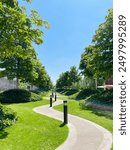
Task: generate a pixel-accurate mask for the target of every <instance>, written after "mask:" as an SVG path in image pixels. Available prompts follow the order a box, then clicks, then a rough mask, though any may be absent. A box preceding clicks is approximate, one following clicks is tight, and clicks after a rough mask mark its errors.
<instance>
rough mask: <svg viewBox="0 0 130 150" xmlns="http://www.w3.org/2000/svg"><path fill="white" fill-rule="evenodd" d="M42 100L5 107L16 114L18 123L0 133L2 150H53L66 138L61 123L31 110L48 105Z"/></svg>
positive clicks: (66, 133) (65, 131)
mask: <svg viewBox="0 0 130 150" xmlns="http://www.w3.org/2000/svg"><path fill="white" fill-rule="evenodd" d="M48 102H49V101H47V100H42V101H37V102H30V103H20V104H11V105H7V106H8V107H9V108H11V109H13V110H14V111H15V112H17V116H18V121H17V122H16V124H14V125H13V126H11V127H8V128H6V129H5V130H3V131H1V132H0V147H1V148H2V150H55V149H56V148H57V147H58V146H59V145H60V144H62V143H63V142H64V141H65V139H66V138H67V136H68V128H67V126H63V127H60V126H61V124H62V122H60V121H57V120H55V119H52V118H49V117H46V116H43V115H41V114H37V113H35V112H33V110H32V109H33V108H34V107H37V106H41V105H45V104H48Z"/></svg>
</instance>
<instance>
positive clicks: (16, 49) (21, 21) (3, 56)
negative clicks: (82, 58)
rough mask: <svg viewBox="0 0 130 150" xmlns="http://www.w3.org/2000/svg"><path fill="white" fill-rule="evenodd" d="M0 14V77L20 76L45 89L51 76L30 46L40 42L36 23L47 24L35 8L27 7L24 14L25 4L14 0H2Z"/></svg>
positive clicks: (40, 33)
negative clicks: (28, 8)
mask: <svg viewBox="0 0 130 150" xmlns="http://www.w3.org/2000/svg"><path fill="white" fill-rule="evenodd" d="M26 1H27V2H31V0H26ZM0 14H1V15H0V29H1V30H0V45H1V47H0V68H2V69H3V70H2V71H0V77H3V76H7V78H8V79H14V78H16V79H17V83H19V79H20V80H21V81H23V82H29V83H31V84H33V83H34V84H35V85H37V86H39V87H41V86H42V87H46V88H47V89H49V88H50V87H51V86H52V83H51V80H50V78H49V76H48V75H47V73H46V71H45V68H44V67H43V66H42V65H41V63H40V61H39V60H38V58H37V54H36V52H35V49H34V48H33V46H32V45H33V43H36V44H38V45H39V44H42V43H43V31H42V30H40V27H42V26H45V27H46V28H49V24H48V22H47V21H45V20H43V19H41V18H40V16H39V14H38V12H37V11H36V10H31V15H30V16H28V15H27V13H26V8H25V7H23V6H22V7H21V6H19V4H18V2H17V0H10V1H8V0H2V1H1V2H0ZM38 68H39V70H40V71H39V70H38ZM39 79H40V80H41V81H39ZM38 81H39V83H38Z"/></svg>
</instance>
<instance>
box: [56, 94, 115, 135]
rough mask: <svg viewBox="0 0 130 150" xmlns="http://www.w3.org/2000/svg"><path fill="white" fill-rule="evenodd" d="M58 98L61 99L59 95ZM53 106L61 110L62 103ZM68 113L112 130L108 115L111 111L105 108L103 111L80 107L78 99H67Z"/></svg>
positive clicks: (110, 114)
mask: <svg viewBox="0 0 130 150" xmlns="http://www.w3.org/2000/svg"><path fill="white" fill-rule="evenodd" d="M60 99H63V97H61V98H60ZM54 108H55V109H56V110H59V111H61V112H63V105H62V104H61V105H58V106H54ZM68 113H69V114H72V115H76V116H79V117H81V118H84V119H87V120H90V121H92V122H95V123H97V124H99V125H101V126H103V127H104V128H106V129H108V130H109V131H110V132H112V128H113V124H112V118H111V117H110V116H112V112H108V111H105V110H103V111H101V110H95V109H81V107H80V106H79V102H78V101H74V100H70V99H69V100H68Z"/></svg>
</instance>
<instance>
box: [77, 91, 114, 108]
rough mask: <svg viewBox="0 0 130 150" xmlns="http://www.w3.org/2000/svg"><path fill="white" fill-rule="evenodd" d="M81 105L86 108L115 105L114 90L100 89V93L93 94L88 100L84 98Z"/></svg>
mask: <svg viewBox="0 0 130 150" xmlns="http://www.w3.org/2000/svg"><path fill="white" fill-rule="evenodd" d="M80 106H81V107H82V108H83V109H85V108H90V107H91V108H93V107H94V108H96V107H97V108H98V109H99V108H100V106H101V108H103V107H104V108H106V107H111V108H112V106H113V90H106V91H100V92H98V93H95V94H92V95H91V96H89V97H88V98H87V100H83V101H81V102H80Z"/></svg>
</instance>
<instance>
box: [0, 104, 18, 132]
mask: <svg viewBox="0 0 130 150" xmlns="http://www.w3.org/2000/svg"><path fill="white" fill-rule="evenodd" d="M16 120H17V117H16V113H15V112H13V111H12V110H11V109H10V108H7V107H5V106H3V105H2V104H0V131H1V130H2V129H4V128H5V127H7V126H10V125H12V123H13V122H15V121H16Z"/></svg>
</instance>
